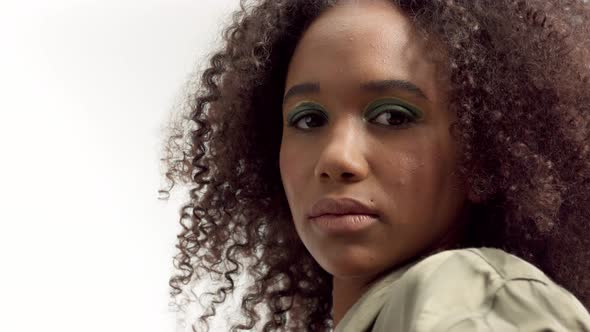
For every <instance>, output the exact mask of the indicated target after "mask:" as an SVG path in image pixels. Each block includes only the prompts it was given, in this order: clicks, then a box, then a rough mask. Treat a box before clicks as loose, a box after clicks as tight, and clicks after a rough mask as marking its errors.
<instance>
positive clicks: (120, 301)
mask: <svg viewBox="0 0 590 332" xmlns="http://www.w3.org/2000/svg"><path fill="white" fill-rule="evenodd" d="M237 8H238V0H191V1H189V0H185V1H181V0H174V1H172V0H159V1H156V0H141V1H140V0H100V1H99V0H95V1H89V0H88V1H66V0H52V1H4V0H0V152H1V162H0V185H1V190H0V264H1V265H0V331H3V332H12V331H60V332H68V331H101V332H107V331H109V332H111V331H174V330H175V329H176V327H175V325H176V324H175V320H176V316H175V313H174V312H173V311H171V310H170V308H169V306H168V302H169V300H170V299H169V297H168V291H169V288H168V278H169V277H170V274H171V273H172V256H173V255H174V254H175V253H176V249H175V248H174V244H175V243H176V242H175V241H176V233H177V231H178V230H179V228H180V227H179V226H178V216H177V210H178V207H179V204H180V198H181V197H179V196H180V193H176V197H177V198H176V200H175V199H174V196H173V199H172V200H170V201H169V202H167V203H166V202H164V201H160V200H158V199H157V197H158V194H157V191H158V189H159V188H160V186H161V185H162V184H163V178H162V176H161V170H160V163H159V158H160V156H161V155H160V154H161V142H162V140H163V128H164V126H165V124H166V123H165V122H166V120H167V118H168V114H169V113H170V112H171V111H172V110H173V108H174V107H175V104H176V103H178V101H179V100H178V99H179V98H181V97H182V96H183V95H182V88H183V85H184V84H185V82H186V81H187V80H188V79H189V77H190V74H191V73H193V72H194V71H195V69H197V67H199V66H201V65H202V64H203V63H204V59H205V56H206V55H207V53H208V52H210V51H211V50H212V49H213V48H214V47H215V45H217V43H218V41H219V36H220V32H221V29H222V27H223V26H224V25H225V22H227V21H228V20H229V18H230V17H231V12H232V11H233V10H234V9H237ZM199 68H200V67H199Z"/></svg>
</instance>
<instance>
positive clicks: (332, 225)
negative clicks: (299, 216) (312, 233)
mask: <svg viewBox="0 0 590 332" xmlns="http://www.w3.org/2000/svg"><path fill="white" fill-rule="evenodd" d="M309 221H310V223H311V225H312V226H313V227H316V228H317V229H319V230H320V232H322V233H324V234H329V235H344V234H351V233H357V232H360V231H362V230H365V229H368V228H369V227H370V226H371V225H373V224H375V223H377V222H378V221H379V219H378V216H376V215H371V214H323V215H320V216H317V217H313V218H310V219H309Z"/></svg>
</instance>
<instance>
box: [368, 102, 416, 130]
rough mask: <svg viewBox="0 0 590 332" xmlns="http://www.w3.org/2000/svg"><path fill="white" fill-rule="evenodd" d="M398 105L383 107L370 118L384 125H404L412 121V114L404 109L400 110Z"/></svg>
mask: <svg viewBox="0 0 590 332" xmlns="http://www.w3.org/2000/svg"><path fill="white" fill-rule="evenodd" d="M398 108H399V107H395V108H389V109H385V110H383V111H382V112H380V113H379V114H378V115H377V116H374V117H373V118H371V120H373V121H374V122H376V123H378V124H381V125H385V126H395V127H404V126H407V125H409V124H410V123H412V122H414V120H415V119H414V116H413V115H412V114H411V113H409V112H406V111H401V110H399V109H398Z"/></svg>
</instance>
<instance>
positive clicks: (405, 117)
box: [289, 104, 416, 131]
mask: <svg viewBox="0 0 590 332" xmlns="http://www.w3.org/2000/svg"><path fill="white" fill-rule="evenodd" d="M383 106H394V108H391V107H388V108H385V107H383ZM377 108H385V109H384V110H383V111H382V112H379V113H378V114H377V116H374V117H373V118H372V119H377V118H379V117H380V116H381V115H383V114H392V117H394V116H396V115H401V116H402V118H403V120H405V122H404V123H402V124H399V125H391V124H377V125H381V126H385V127H396V128H399V129H403V128H407V127H408V126H409V125H411V124H412V123H414V122H416V118H415V116H413V115H411V113H413V112H412V111H410V110H409V109H407V108H406V107H404V106H401V105H396V104H390V105H387V104H386V105H380V106H378V107H376V109H377ZM396 108H403V109H406V110H407V111H400V110H399V109H396ZM319 112H321V111H317V112H316V111H313V110H309V109H308V110H305V111H303V112H301V114H300V115H298V116H296V117H294V118H293V120H292V121H291V122H290V123H289V127H294V128H296V129H299V130H303V131H309V130H311V129H313V128H317V127H319V126H317V127H311V128H306V129H303V128H299V127H298V126H296V124H297V123H298V122H299V121H301V120H303V119H305V118H307V117H309V116H310V115H317V116H318V117H321V118H323V119H324V120H326V121H327V118H326V116H324V115H319V114H317V113H319ZM321 113H323V112H321ZM371 113H374V112H371Z"/></svg>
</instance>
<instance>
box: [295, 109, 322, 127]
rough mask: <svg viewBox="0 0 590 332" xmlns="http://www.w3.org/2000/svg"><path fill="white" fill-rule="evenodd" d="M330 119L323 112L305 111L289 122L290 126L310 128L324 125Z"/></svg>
mask: <svg viewBox="0 0 590 332" xmlns="http://www.w3.org/2000/svg"><path fill="white" fill-rule="evenodd" d="M327 120H328V119H326V117H325V116H324V115H322V114H318V113H316V112H304V114H301V115H299V116H297V117H296V118H295V119H293V120H292V121H291V123H290V124H289V126H290V127H295V128H297V129H301V130H309V129H311V128H314V127H319V126H321V125H323V124H324V123H325V122H326V121H327Z"/></svg>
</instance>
